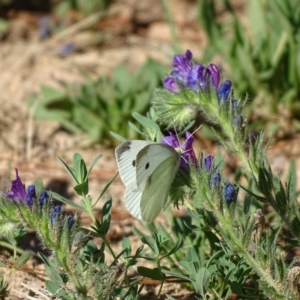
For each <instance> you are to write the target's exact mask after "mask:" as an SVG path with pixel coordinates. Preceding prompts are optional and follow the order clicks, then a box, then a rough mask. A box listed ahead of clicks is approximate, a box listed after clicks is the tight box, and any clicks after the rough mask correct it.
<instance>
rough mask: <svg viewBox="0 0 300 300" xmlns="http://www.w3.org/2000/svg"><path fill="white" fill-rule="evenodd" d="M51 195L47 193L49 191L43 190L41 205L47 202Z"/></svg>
mask: <svg viewBox="0 0 300 300" xmlns="http://www.w3.org/2000/svg"><path fill="white" fill-rule="evenodd" d="M48 198H49V195H48V193H47V191H43V192H42V193H41V195H40V205H41V206H43V205H44V204H45V202H46V201H47V200H48Z"/></svg>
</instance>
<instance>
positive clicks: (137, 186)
mask: <svg viewBox="0 0 300 300" xmlns="http://www.w3.org/2000/svg"><path fill="white" fill-rule="evenodd" d="M116 158H117V164H118V168H119V171H120V176H121V179H122V181H123V183H124V185H125V187H126V192H125V206H126V208H127V209H128V211H129V212H130V213H131V214H132V215H133V216H134V217H136V218H137V219H139V220H143V221H145V222H147V223H149V222H152V221H153V220H154V219H155V218H156V216H157V215H158V214H159V212H160V211H161V210H162V209H163V208H164V205H165V203H166V201H167V198H168V194H169V190H170V187H171V184H172V182H173V180H174V177H175V175H176V172H177V171H178V169H179V166H180V159H181V156H180V149H179V150H178V152H177V151H176V150H175V149H174V148H172V147H171V146H168V145H165V144H160V143H155V142H151V141H127V142H124V143H122V144H121V145H119V146H118V147H117V148H116Z"/></svg>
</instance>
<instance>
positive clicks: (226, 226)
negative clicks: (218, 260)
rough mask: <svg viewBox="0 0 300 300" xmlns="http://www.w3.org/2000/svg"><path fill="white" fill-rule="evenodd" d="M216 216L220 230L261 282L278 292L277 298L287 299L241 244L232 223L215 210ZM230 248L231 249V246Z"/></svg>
mask: <svg viewBox="0 0 300 300" xmlns="http://www.w3.org/2000/svg"><path fill="white" fill-rule="evenodd" d="M214 214H215V216H216V218H217V219H218V221H219V223H220V228H222V231H223V232H226V234H227V235H228V236H229V237H230V239H231V241H232V242H233V244H234V245H235V247H236V248H237V249H238V250H239V252H240V253H241V254H242V256H243V257H244V258H245V261H246V263H247V264H248V265H249V266H250V267H252V268H253V269H254V270H255V272H256V273H257V274H258V275H259V277H260V280H262V281H264V282H266V283H267V284H268V286H269V287H271V288H272V289H273V290H274V291H275V292H276V294H277V295H276V296H277V297H280V298H279V299H285V296H284V294H282V291H281V290H280V289H279V288H278V283H277V282H275V281H274V280H273V278H272V277H271V275H270V274H269V273H268V272H267V271H264V269H263V268H262V267H261V265H260V264H259V263H258V262H257V261H256V260H255V259H254V258H253V257H252V256H251V255H250V254H249V252H247V250H246V249H245V247H244V245H243V244H242V243H241V242H240V240H239V238H238V237H237V236H236V235H235V233H234V232H233V230H232V224H231V222H228V220H227V219H226V218H225V217H224V215H223V214H222V213H221V212H220V211H219V210H215V211H214ZM228 246H229V247H230V245H228ZM231 250H232V251H235V249H231ZM270 296H274V295H270Z"/></svg>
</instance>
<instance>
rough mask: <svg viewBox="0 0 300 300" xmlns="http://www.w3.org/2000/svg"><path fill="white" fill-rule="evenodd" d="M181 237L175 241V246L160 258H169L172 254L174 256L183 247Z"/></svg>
mask: <svg viewBox="0 0 300 300" xmlns="http://www.w3.org/2000/svg"><path fill="white" fill-rule="evenodd" d="M183 242H184V240H183V237H182V236H181V237H179V239H178V240H177V242H176V244H175V245H174V246H173V247H172V249H171V250H169V251H168V252H167V253H166V254H165V255H163V256H162V257H168V256H171V255H172V254H174V253H175V252H177V251H178V250H179V249H180V248H181V247H182V246H183Z"/></svg>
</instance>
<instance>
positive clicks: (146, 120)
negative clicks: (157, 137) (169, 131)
mask: <svg viewBox="0 0 300 300" xmlns="http://www.w3.org/2000/svg"><path fill="white" fill-rule="evenodd" d="M132 116H133V117H134V118H135V119H136V120H137V121H138V122H139V123H140V124H141V125H142V126H143V127H145V128H148V129H154V130H155V131H159V130H160V128H159V126H158V125H157V124H156V123H155V122H154V121H153V120H151V119H149V118H147V117H144V116H142V115H140V114H139V113H136V112H133V113H132Z"/></svg>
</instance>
